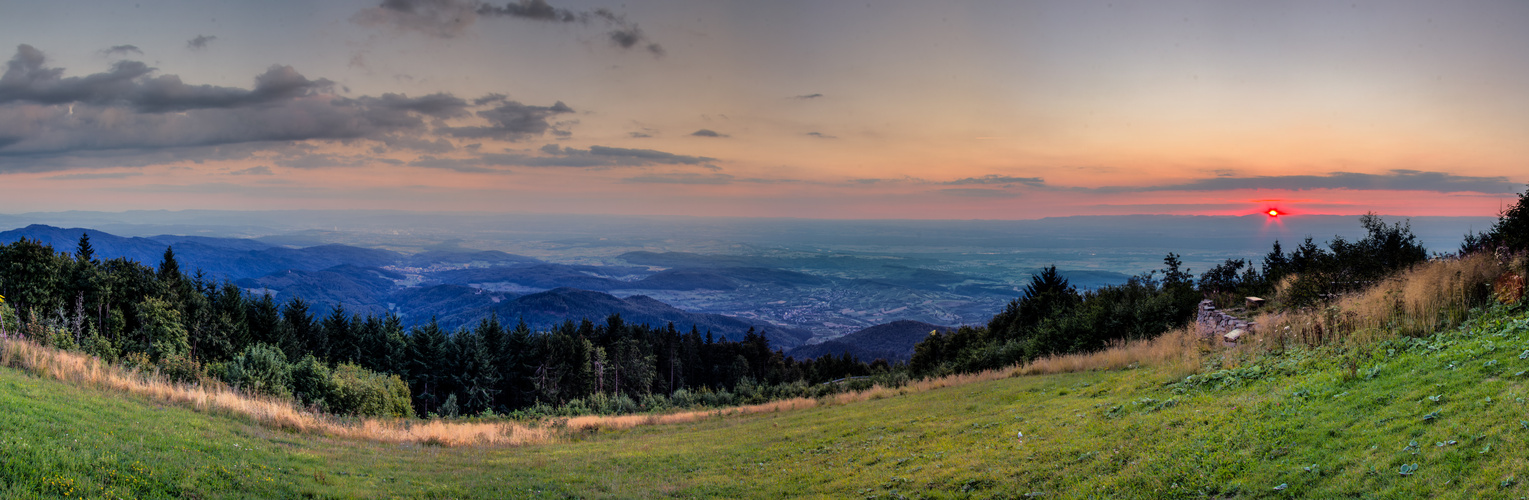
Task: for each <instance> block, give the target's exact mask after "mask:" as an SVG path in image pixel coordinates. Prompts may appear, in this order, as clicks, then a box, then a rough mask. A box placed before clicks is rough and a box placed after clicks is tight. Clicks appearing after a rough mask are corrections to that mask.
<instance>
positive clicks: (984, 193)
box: [936, 188, 1020, 198]
mask: <svg viewBox="0 0 1529 500" xmlns="http://www.w3.org/2000/svg"><path fill="white" fill-rule="evenodd" d="M936 192H938V193H940V194H944V195H949V196H960V197H964V198H1015V197H1018V196H1020V194H1019V193H1017V192H1014V191H1010V190H1007V189H988V188H945V189H938V190H936Z"/></svg>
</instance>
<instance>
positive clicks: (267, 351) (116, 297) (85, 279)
mask: <svg viewBox="0 0 1529 500" xmlns="http://www.w3.org/2000/svg"><path fill="white" fill-rule="evenodd" d="M0 295H4V296H6V297H8V298H9V302H8V303H6V304H4V305H3V306H0V307H3V308H4V309H0V313H3V314H4V318H3V319H4V321H5V322H6V324H5V327H6V331H10V332H18V333H20V334H21V335H24V336H26V337H29V338H31V339H33V340H35V341H38V342H41V343H44V344H47V345H53V346H58V347H61V348H65V349H75V350H80V351H84V352H87V353H90V354H93V355H96V356H99V357H101V358H103V359H105V360H107V361H120V362H124V363H127V364H129V365H134V366H139V367H143V368H149V369H155V370H158V371H159V372H160V373H162V374H164V375H166V376H167V377H169V378H171V379H173V380H178V381H193V380H198V379H217V380H221V381H223V382H225V383H228V384H230V385H233V386H235V387H238V388H240V389H243V390H246V391H250V392H257V393H265V394H272V395H279V396H287V397H292V398H294V399H296V400H298V401H300V402H301V403H303V404H307V405H313V406H317V407H320V408H323V409H327V410H329V411H333V412H337V413H358V414H379V415H403V414H405V413H413V414H415V415H418V416H427V415H430V414H439V415H476V414H482V413H485V412H494V413H499V414H506V413H514V412H516V411H525V410H535V411H539V412H543V413H548V412H571V413H580V412H585V411H600V412H626V411H637V410H639V409H656V408H664V407H669V406H685V407H688V406H695V405H712V406H721V405H732V404H739V403H755V402H763V401H766V400H769V399H773V398H778V397H795V396H803V395H806V396H812V395H818V394H821V393H823V392H824V391H829V392H832V391H836V390H840V389H841V387H840V386H837V385H829V386H823V385H822V383H823V382H827V381H830V380H835V379H841V378H846V377H856V376H870V375H873V374H882V375H883V376H891V375H890V374H891V373H892V371H893V368H894V367H893V366H891V365H890V364H888V363H886V362H885V361H876V362H865V361H861V360H858V359H854V358H853V357H850V356H848V355H841V356H837V357H835V356H823V357H820V358H817V359H805V360H796V359H792V358H789V357H786V356H785V355H784V354H783V353H782V352H781V351H780V350H778V349H772V347H771V346H770V343H769V340H768V339H766V338H765V336H764V335H762V334H759V333H756V332H754V331H753V330H752V329H751V330H750V331H749V332H748V333H746V334H745V335H744V337H743V338H742V339H739V340H736V341H734V340H728V339H725V338H717V337H716V336H715V335H713V334H712V333H711V332H710V331H706V332H702V331H699V330H698V329H697V328H696V327H694V326H692V327H691V328H690V329H689V330H680V329H679V328H677V327H676V326H675V325H674V324H672V323H671V324H668V325H664V326H659V327H655V326H651V325H646V324H630V323H627V322H625V321H624V320H623V319H622V318H621V317H620V316H619V315H613V316H611V317H608V318H605V319H604V321H602V322H600V323H595V322H593V321H591V320H589V319H584V320H582V321H580V322H574V321H572V320H569V321H565V322H564V323H562V324H561V325H558V326H557V327H554V328H549V329H544V330H541V331H533V330H532V329H531V328H530V327H529V326H527V325H526V324H525V323H524V322H523V321H521V322H519V323H518V324H515V325H507V324H503V323H501V322H500V320H499V319H498V318H492V317H491V318H485V319H483V320H482V321H481V322H479V323H478V324H477V325H476V326H474V327H471V328H465V327H464V328H460V329H457V330H455V331H451V330H447V329H444V328H442V327H440V325H438V324H437V323H436V322H435V321H434V320H433V319H432V320H431V321H430V322H428V323H426V324H423V325H418V326H414V327H409V328H405V327H404V325H403V321H402V319H401V318H399V317H398V316H397V315H394V314H386V315H366V316H362V315H358V314H352V313H349V312H347V311H346V310H345V309H344V306H343V305H337V306H335V307H333V308H331V309H329V310H328V311H315V310H314V309H313V307H311V306H310V305H309V304H308V303H307V302H304V301H303V300H302V299H301V298H293V299H291V300H289V301H287V302H285V303H277V302H276V301H275V300H274V299H273V298H272V297H271V296H270V295H268V294H251V293H248V292H246V291H245V290H243V289H240V288H239V287H238V286H235V285H234V284H232V283H228V282H222V283H219V282H217V281H215V280H211V279H208V278H207V277H206V276H205V275H204V274H203V273H201V272H200V271H197V272H194V273H192V274H190V275H187V274H186V273H184V272H182V271H181V269H180V266H179V264H178V263H177V261H176V259H175V253H174V248H173V247H167V248H166V250H165V253H164V257H163V259H162V260H161V262H160V263H159V266H158V267H157V268H151V267H149V266H146V265H143V264H141V263H138V262H136V261H132V260H127V259H125V258H116V259H109V260H100V259H97V258H96V257H95V253H94V250H93V248H92V247H91V244H90V237H89V235H88V234H85V235H82V236H81V237H80V240H79V243H78V244H77V245H76V250H75V252H74V253H73V254H68V253H62V252H57V251H55V250H54V249H53V248H52V247H51V246H49V245H44V244H42V243H39V242H37V241H32V240H27V239H22V240H19V241H17V242H14V243H11V244H8V245H3V246H0ZM18 311H20V312H21V314H20V315H18V314H17V312H18Z"/></svg>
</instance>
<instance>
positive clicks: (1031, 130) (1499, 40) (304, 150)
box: [0, 0, 1529, 219]
mask: <svg viewBox="0 0 1529 500" xmlns="http://www.w3.org/2000/svg"><path fill="white" fill-rule="evenodd" d="M0 52H3V54H0V58H3V59H4V60H6V61H7V62H6V66H5V67H4V68H3V70H4V74H3V76H0V212H5V213H18V212H33V211H61V210H105V211H119V210H134V209H172V210H176V209H192V208H221V209H235V210H255V209H276V208H315V209H331V208H365V209H374V208H394V209H404V210H428V211H485V212H538V213H584V214H676V215H723V216H762V217H814V218H960V219H973V218H980V219H1028V218H1038V217H1046V216H1062V215H1081V214H1159V213H1171V214H1250V213H1256V212H1260V211H1264V210H1267V209H1268V208H1270V207H1277V208H1280V209H1281V210H1284V211H1285V212H1287V213H1290V214H1294V215H1299V214H1358V213H1364V212H1367V211H1375V212H1379V213H1382V214H1392V215H1414V216H1416V215H1493V214H1495V213H1496V212H1497V211H1498V209H1499V207H1501V206H1502V204H1504V203H1512V202H1513V201H1514V200H1516V199H1517V193H1519V192H1522V191H1523V190H1524V188H1525V182H1529V92H1525V89H1529V55H1526V54H1529V2H1522V1H1503V2H1404V1H1384V2H1263V1H1249V2H1230V1H1208V2H1121V1H1113V2H1078V1H1065V2H1061V1H1059V2H1010V1H993V2H928V1H886V0H874V1H862V2H823V1H802V2H794V1H738V2H725V1H679V0H675V1H669V0H661V1H643V2H636V1H628V2H625V3H621V2H603V1H598V0H596V1H582V0H581V1H573V0H548V1H547V2H543V1H541V0H536V1H534V2H526V1H517V2H513V3H504V2H502V1H500V2H489V3H480V2H476V1H471V0H388V1H387V2H383V3H379V1H378V0H367V1H325V2H309V1H262V2H252V1H235V2H210V1H182V2H159V1H152V0H136V1H123V2H117V1H106V2H4V3H0Z"/></svg>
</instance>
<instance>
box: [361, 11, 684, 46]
mask: <svg viewBox="0 0 1529 500" xmlns="http://www.w3.org/2000/svg"><path fill="white" fill-rule="evenodd" d="M492 18H507V19H519V20H524V21H532V22H544V23H579V24H585V25H588V24H591V23H595V24H600V25H603V26H604V27H605V29H606V32H605V37H606V40H607V41H609V42H610V44H611V45H612V46H614V47H617V48H621V49H624V50H625V49H633V48H641V49H642V50H645V51H647V52H648V53H650V54H652V55H654V56H663V55H664V54H665V53H666V51H665V49H664V47H663V46H662V45H659V44H658V42H654V41H653V40H652V39H650V38H649V37H648V35H647V33H645V32H643V30H642V28H641V27H639V26H638V25H637V23H634V22H632V21H629V20H627V18H626V15H625V14H622V13H617V12H615V11H612V10H610V9H605V8H599V9H593V10H572V9H565V8H559V7H554V6H552V5H551V4H549V3H547V2H546V0H519V1H516V2H509V3H506V4H504V5H495V4H491V3H479V2H476V1H471V0H384V1H383V2H382V4H381V5H378V6H376V7H371V8H367V9H364V10H362V11H360V12H358V13H356V15H355V16H353V17H352V18H351V20H352V21H354V22H356V23H358V24H361V25H365V26H391V27H393V28H396V29H400V30H405V31H414V32H418V33H422V34H425V35H429V36H434V37H438V38H455V37H458V36H461V35H463V34H465V33H466V32H467V30H468V29H469V28H471V27H472V26H473V24H475V23H476V22H477V21H478V19H492Z"/></svg>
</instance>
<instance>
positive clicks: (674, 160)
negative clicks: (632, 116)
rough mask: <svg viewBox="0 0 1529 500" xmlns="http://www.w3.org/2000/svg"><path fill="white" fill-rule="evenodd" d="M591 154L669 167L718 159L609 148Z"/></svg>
mask: <svg viewBox="0 0 1529 500" xmlns="http://www.w3.org/2000/svg"><path fill="white" fill-rule="evenodd" d="M564 150H565V151H569V149H568V148H564ZM589 154H592V155H595V156H608V157H614V158H630V159H637V160H644V161H651V162H653V163H662V164H669V165H675V164H684V165H699V164H702V163H709V162H713V161H716V158H707V157H705V156H685V155H677V154H674V153H665V152H663V151H656V150H652V149H628V148H608V147H605V146H590V147H589Z"/></svg>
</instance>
